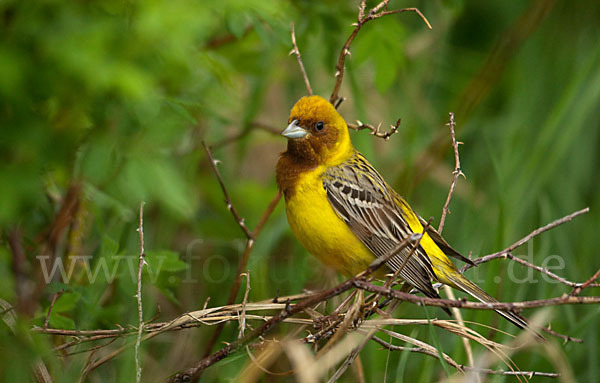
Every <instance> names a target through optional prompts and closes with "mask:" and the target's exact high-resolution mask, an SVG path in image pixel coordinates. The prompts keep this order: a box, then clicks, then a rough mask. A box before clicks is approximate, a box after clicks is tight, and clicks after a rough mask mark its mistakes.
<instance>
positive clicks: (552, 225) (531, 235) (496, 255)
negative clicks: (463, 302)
mask: <svg viewBox="0 0 600 383" xmlns="http://www.w3.org/2000/svg"><path fill="white" fill-rule="evenodd" d="M589 211H590V208H589V207H586V208H585V209H581V210H578V211H576V212H574V213H571V214H569V215H566V216H564V217H562V218H560V219H557V220H555V221H552V222H550V223H549V224H547V225H546V226H542V227H540V228H537V229H535V230H534V231H532V232H531V233H529V234H528V235H526V236H525V237H523V238H521V239H519V240H518V241H517V242H515V243H513V244H512V245H510V246H508V247H507V248H506V249H504V250H502V251H499V252H497V253H493V254H489V255H486V256H484V257H481V258H477V259H474V260H473V263H474V264H475V266H478V265H480V264H482V263H485V262H489V261H491V260H492V259H496V258H502V257H506V256H507V254H508V253H510V252H511V251H513V250H514V249H516V248H517V247H519V246H521V245H523V244H525V243H526V242H528V241H530V240H531V239H533V238H534V237H536V236H538V235H540V234H542V233H543V232H545V231H548V230H550V229H552V228H555V227H556V226H559V225H562V224H563V223H566V222H569V221H571V220H572V219H573V218H575V217H577V216H580V215H582V214H585V213H587V212H589ZM471 267H473V265H469V264H466V265H464V266H463V267H462V268H461V269H460V272H461V273H464V272H465V270H468V269H470V268H471Z"/></svg>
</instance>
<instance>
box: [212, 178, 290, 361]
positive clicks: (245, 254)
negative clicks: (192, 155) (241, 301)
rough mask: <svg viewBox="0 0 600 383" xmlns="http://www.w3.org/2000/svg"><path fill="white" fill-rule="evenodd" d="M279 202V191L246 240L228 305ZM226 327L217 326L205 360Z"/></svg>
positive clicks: (223, 186) (238, 288) (236, 292)
mask: <svg viewBox="0 0 600 383" xmlns="http://www.w3.org/2000/svg"><path fill="white" fill-rule="evenodd" d="M222 188H223V190H224V191H225V190H226V189H225V185H224V184H222ZM279 200H281V193H280V192H279V191H277V193H276V194H275V196H274V197H273V199H272V200H271V202H269V205H268V206H267V208H266V210H265V211H264V213H263V215H262V217H261V218H260V220H259V221H258V223H257V224H256V227H255V228H254V231H253V232H252V233H251V235H250V237H249V238H248V239H247V240H246V247H245V248H244V252H243V253H242V258H241V259H240V263H239V264H238V269H237V273H236V278H235V280H234V281H233V285H232V286H231V290H230V291H229V297H228V298H227V305H231V304H233V303H234V302H235V298H236V297H237V295H238V292H239V291H240V284H241V278H242V277H241V275H242V274H243V271H244V270H245V269H246V266H247V265H248V260H249V259H250V254H251V253H252V249H253V248H254V243H255V242H256V241H255V239H256V237H258V235H259V234H260V232H261V231H262V228H263V227H264V226H265V224H266V223H267V221H268V219H269V217H270V216H271V214H272V213H273V210H275V208H276V207H277V204H278V203H279ZM224 325H225V323H222V324H219V325H218V326H217V328H216V329H215V331H214V332H213V334H212V336H211V337H210V339H209V340H208V342H207V343H206V346H205V348H204V353H203V358H206V357H208V356H209V355H210V353H211V352H212V349H213V347H214V346H215V344H216V343H217V340H218V339H219V336H220V335H221V332H222V331H223V326H224Z"/></svg>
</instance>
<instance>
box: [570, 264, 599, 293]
mask: <svg viewBox="0 0 600 383" xmlns="http://www.w3.org/2000/svg"><path fill="white" fill-rule="evenodd" d="M598 278H600V269H598V270H597V271H596V272H595V273H594V275H592V276H591V277H590V279H588V280H587V281H585V282H583V283H582V284H581V286H577V287H576V288H575V289H574V290H573V291H572V292H571V295H573V296H576V295H579V294H580V293H581V291H582V290H583V289H585V288H586V287H589V286H591V285H592V284H594V283H593V282H594V281H596V280H597V279H598ZM595 285H597V284H595Z"/></svg>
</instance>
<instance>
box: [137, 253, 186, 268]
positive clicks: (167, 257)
mask: <svg viewBox="0 0 600 383" xmlns="http://www.w3.org/2000/svg"><path fill="white" fill-rule="evenodd" d="M146 263H148V267H149V268H150V269H151V272H152V273H153V274H158V273H161V272H163V271H168V272H177V271H182V270H186V269H187V268H188V264H187V263H185V262H184V261H182V260H181V259H179V254H178V253H176V252H174V251H170V250H158V251H148V252H146Z"/></svg>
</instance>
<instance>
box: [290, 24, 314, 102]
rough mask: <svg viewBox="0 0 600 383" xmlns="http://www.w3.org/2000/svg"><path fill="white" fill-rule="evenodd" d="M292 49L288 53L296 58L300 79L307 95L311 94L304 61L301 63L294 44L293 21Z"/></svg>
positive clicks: (298, 52) (296, 45) (298, 51)
mask: <svg viewBox="0 0 600 383" xmlns="http://www.w3.org/2000/svg"><path fill="white" fill-rule="evenodd" d="M292 46H293V48H292V50H291V51H290V55H292V54H293V55H295V56H296V60H298V66H299V67H300V72H301V73H302V79H303V80H304V85H306V90H307V92H308V95H309V96H312V95H313V90H312V88H311V87H310V81H308V76H307V75H306V70H305V69H304V63H302V57H301V56H300V50H299V49H298V44H296V31H295V30H294V23H292Z"/></svg>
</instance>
